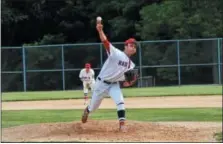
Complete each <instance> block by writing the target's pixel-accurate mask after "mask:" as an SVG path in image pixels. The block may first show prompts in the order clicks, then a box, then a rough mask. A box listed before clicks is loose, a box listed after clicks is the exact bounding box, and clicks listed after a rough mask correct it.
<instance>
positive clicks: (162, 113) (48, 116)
mask: <svg viewBox="0 0 223 144" xmlns="http://www.w3.org/2000/svg"><path fill="white" fill-rule="evenodd" d="M82 112H83V110H16V111H13V110H7V111H2V127H3V128H4V127H12V126H18V125H24V124H32V123H52V122H71V121H79V120H80V119H81V114H82ZM221 115H222V110H221V108H165V109H163V108H154V109H128V110H127V111H126V116H127V118H128V120H137V121H206V122H207V121H216V122H220V121H222V117H221ZM90 118H91V119H97V120H111V119H113V120H116V119H117V113H116V110H115V109H99V110H97V111H95V112H94V113H92V115H91V116H90Z"/></svg>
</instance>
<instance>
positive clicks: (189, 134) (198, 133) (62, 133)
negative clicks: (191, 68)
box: [2, 120, 222, 142]
mask: <svg viewBox="0 0 223 144" xmlns="http://www.w3.org/2000/svg"><path fill="white" fill-rule="evenodd" d="M127 128H128V132H127V133H121V132H119V131H118V122H117V121H111V120H106V121H102V120H99V121H93V120H90V121H88V122H87V123H86V124H82V123H80V122H69V123H43V124H30V125H23V126H17V127H11V128H4V129H3V130H2V141H4V142H78V141H85V142H86V141H91V142H92V141H93V142H99V141H100V142H201V141H202V142H214V141H215V140H214V138H213V134H214V133H215V132H218V131H221V128H222V124H221V123H209V122H204V123H201V122H199V123H198V122H177V123H175V122H137V121H128V122H127Z"/></svg>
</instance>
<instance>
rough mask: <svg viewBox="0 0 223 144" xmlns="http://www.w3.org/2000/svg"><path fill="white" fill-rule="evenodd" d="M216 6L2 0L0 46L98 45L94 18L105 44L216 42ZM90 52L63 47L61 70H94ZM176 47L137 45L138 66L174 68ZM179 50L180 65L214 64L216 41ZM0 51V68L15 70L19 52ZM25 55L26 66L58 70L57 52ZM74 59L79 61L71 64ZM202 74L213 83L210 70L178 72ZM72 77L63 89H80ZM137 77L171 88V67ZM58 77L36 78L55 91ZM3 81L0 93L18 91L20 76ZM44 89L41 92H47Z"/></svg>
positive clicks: (188, 0) (204, 1)
mask: <svg viewBox="0 0 223 144" xmlns="http://www.w3.org/2000/svg"><path fill="white" fill-rule="evenodd" d="M222 7H223V2H222V0H214V1H210V0H196V1H193V0H181V1H171V0H152V1H148V0H142V1H135V0H129V1H127V0H110V1H108V0H105V1H101V0H94V1H89V0H64V1H56V2H55V1H51V0H39V1H36V0H24V1H15V0H2V19H1V22H2V27H3V29H2V35H3V36H4V37H2V45H4V46H15V45H16V46H22V45H24V46H37V45H43V44H47V45H48V44H49V45H50V44H62V43H77V42H78V43H79V42H81V43H84V42H99V38H98V34H97V32H96V29H95V18H96V16H98V15H100V16H102V17H103V24H104V28H105V32H106V35H107V36H108V38H109V39H110V40H111V41H124V40H126V39H127V38H129V37H135V38H136V39H137V40H160V39H183V38H206V37H222V36H223V31H222V29H223V21H222V17H223V10H222ZM70 47H72V46H70ZM92 47H93V46H86V47H82V46H81V47H78V48H77V47H72V48H69V50H66V51H65V52H64V53H65V65H66V66H67V67H68V68H82V67H83V65H84V63H85V62H91V63H92V65H93V67H97V68H100V61H99V59H100V49H99V46H98V47H94V48H92ZM120 48H121V47H120ZM176 48H177V43H174V42H171V43H162V44H160V43H159V44H158V43H143V44H142V54H143V57H142V63H143V65H145V66H148V65H169V64H177V57H176V53H177V50H176ZM180 48H181V49H180V54H181V56H180V60H181V63H183V64H187V63H190V64H191V63H212V62H214V63H216V61H217V53H216V50H217V49H216V48H217V41H208V42H203V41H202V42H201V41H197V42H180ZM92 49H93V50H92ZM94 49H98V50H94ZM3 51H4V52H3V53H4V55H3V58H2V66H3V68H2V69H3V70H9V69H13V70H21V69H22V58H21V55H22V54H21V52H17V51H16V50H15V51H16V52H15V51H14V50H8V51H7V52H6V50H3ZM27 51H28V52H27V53H28V54H27V56H28V59H29V61H28V63H29V64H28V67H30V68H36V69H51V68H54V69H56V68H61V62H60V59H61V57H60V54H59V52H60V50H59V49H58V48H56V50H55V51H54V50H52V49H51V50H50V49H48V48H47V49H46V50H44V48H35V50H27ZM11 57H13V59H11ZM104 57H105V56H104ZM77 59H78V60H80V61H78V62H77ZM104 59H105V58H104ZM202 69H205V71H209V75H211V71H213V73H214V74H213V75H215V76H214V78H213V79H214V83H216V82H217V81H216V79H217V78H216V75H217V74H216V72H217V69H216V68H213V67H209V68H197V67H196V68H191V67H190V68H183V69H182V73H199V72H200V71H201V70H202ZM212 69H213V70H212ZM151 71H153V72H151ZM74 73H75V74H74ZM74 73H73V74H70V75H71V76H70V75H69V76H67V79H68V80H67V85H72V87H74V86H77V85H79V86H80V83H79V81H78V79H75V80H70V79H72V78H75V77H76V75H77V74H76V72H74ZM143 73H144V74H145V75H153V76H154V77H156V80H157V81H158V82H160V83H161V84H162V85H164V84H170V83H171V84H172V83H175V84H176V83H177V76H178V74H177V68H173V69H169V68H160V69H158V68H154V69H153V70H145V69H144V70H143ZM49 75H50V74H49ZM58 75H60V74H59V73H57V75H56V76H54V77H53V78H41V79H42V80H43V81H45V80H47V81H51V82H50V83H48V82H46V83H48V84H46V85H53V86H50V87H51V88H53V89H55V88H56V89H61V87H60V85H58V84H57V83H56V81H60V79H59V76H58ZM4 76H5V75H4ZM9 77H11V78H8V77H7V78H6V77H5V78H4V79H10V81H7V80H4V83H3V85H4V87H3V90H21V86H20V83H21V80H20V79H21V78H20V77H21V75H17V76H9ZM31 77H32V78H31V79H33V80H32V82H34V81H38V77H44V76H41V75H36V76H35V75H34V76H31ZM56 77H58V78H56ZM206 77H207V76H206V75H200V76H196V78H191V76H185V78H184V79H185V80H182V81H186V83H184V84H187V83H190V84H193V83H195V82H192V81H193V80H194V79H196V81H199V83H204V82H203V81H202V80H205V79H206ZM208 77H210V76H208ZM54 79H55V80H54ZM69 80H70V81H69ZM210 81H212V79H210V80H208V82H209V83H210ZM14 83H15V84H14ZM42 83H43V82H42ZM31 85H32V89H37V87H38V85H39V83H35V82H34V83H32V84H31ZM46 85H45V88H46V89H48V90H49V87H47V86H46ZM43 87H44V84H43ZM41 89H42V88H41ZM42 90H43V89H42Z"/></svg>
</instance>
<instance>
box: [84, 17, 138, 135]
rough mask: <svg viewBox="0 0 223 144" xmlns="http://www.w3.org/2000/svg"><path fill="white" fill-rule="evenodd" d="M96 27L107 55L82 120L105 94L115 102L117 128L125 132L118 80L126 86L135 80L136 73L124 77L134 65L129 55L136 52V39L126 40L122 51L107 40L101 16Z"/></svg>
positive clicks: (85, 118) (123, 111)
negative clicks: (129, 77)
mask: <svg viewBox="0 0 223 144" xmlns="http://www.w3.org/2000/svg"><path fill="white" fill-rule="evenodd" d="M96 29H97V31H98V34H99V37H100V39H101V41H102V43H103V44H104V47H105V50H106V51H107V55H108V57H107V59H106V61H105V63H104V65H103V66H102V69H101V71H100V73H99V75H98V77H97V79H96V83H95V86H94V90H93V93H92V99H91V101H90V104H89V105H88V106H87V107H86V108H85V110H84V112H83V115H82V122H83V123H86V122H87V119H88V115H89V113H92V112H93V111H95V110H96V109H98V107H99V106H100V104H101V102H102V99H103V97H104V95H105V94H106V95H109V96H110V97H111V98H112V99H113V101H114V102H115V104H116V107H117V115H118V119H119V130H120V131H122V132H126V128H125V105H124V98H123V94H122V91H121V88H120V82H123V83H122V84H123V86H125V87H128V86H131V85H133V84H134V83H135V82H136V80H137V74H135V75H133V77H132V79H131V80H127V79H126V73H131V72H130V71H131V70H133V68H134V67H135V64H134V63H133V62H132V61H131V60H130V56H132V55H134V54H135V53H136V40H135V39H134V38H130V39H128V40H126V41H125V47H124V51H121V50H119V49H117V48H115V47H114V46H113V45H112V44H111V43H110V42H109V41H108V39H107V37H106V35H105V34H104V32H103V25H102V23H101V17H99V18H97V24H96Z"/></svg>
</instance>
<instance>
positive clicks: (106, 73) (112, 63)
mask: <svg viewBox="0 0 223 144" xmlns="http://www.w3.org/2000/svg"><path fill="white" fill-rule="evenodd" d="M109 49H110V51H109V52H108V51H107V54H108V58H107V60H106V61H105V63H104V65H103V67H102V69H101V71H100V73H99V75H98V77H100V78H101V79H102V80H106V81H109V82H118V81H124V80H125V76H124V73H125V72H126V71H128V70H130V69H133V68H134V67H135V64H134V63H133V62H132V61H131V60H130V58H129V57H128V56H127V55H126V54H125V53H124V52H123V51H121V50H119V49H117V48H115V47H114V46H113V45H112V44H111V43H109Z"/></svg>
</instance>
